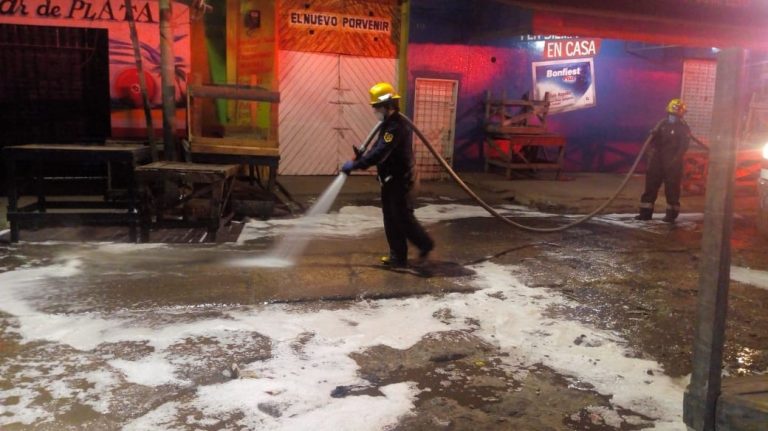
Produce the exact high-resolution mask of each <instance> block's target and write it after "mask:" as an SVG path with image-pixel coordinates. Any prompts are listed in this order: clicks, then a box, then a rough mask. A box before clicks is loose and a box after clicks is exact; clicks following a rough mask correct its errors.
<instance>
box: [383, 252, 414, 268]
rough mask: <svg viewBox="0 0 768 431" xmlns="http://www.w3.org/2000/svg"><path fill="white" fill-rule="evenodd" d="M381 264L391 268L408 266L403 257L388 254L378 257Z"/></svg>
mask: <svg viewBox="0 0 768 431" xmlns="http://www.w3.org/2000/svg"><path fill="white" fill-rule="evenodd" d="M379 260H380V261H381V263H382V264H384V265H386V266H389V267H392V268H405V267H406V266H408V259H403V258H401V257H398V256H394V255H392V254H390V255H389V256H382V257H381V259H379Z"/></svg>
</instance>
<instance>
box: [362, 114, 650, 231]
mask: <svg viewBox="0 0 768 431" xmlns="http://www.w3.org/2000/svg"><path fill="white" fill-rule="evenodd" d="M398 114H399V115H400V116H401V118H402V119H403V120H404V121H405V122H406V124H408V125H409V126H410V127H411V129H412V130H413V131H414V133H416V136H418V137H419V139H421V141H422V142H423V143H424V145H425V146H426V147H427V149H428V150H429V152H430V153H432V155H433V156H435V159H437V161H438V162H440V165H441V166H442V167H443V169H445V171H446V172H448V174H449V175H450V176H451V178H453V180H454V181H456V184H458V185H459V187H461V189H462V190H464V192H466V193H467V195H469V197H470V198H472V199H473V200H474V201H475V202H477V204H478V205H480V206H481V207H483V208H484V209H485V210H486V211H488V212H489V213H490V214H491V215H492V216H494V217H496V218H497V219H499V220H501V221H503V222H504V223H506V224H508V225H510V226H512V227H515V228H518V229H522V230H526V231H529V232H539V233H549V232H560V231H564V230H566V229H569V228H572V227H574V226H576V225H578V224H581V223H584V222H586V221H588V220H589V219H591V218H592V217H594V216H596V215H597V214H598V213H600V212H601V211H602V210H604V209H605V207H607V206H608V205H610V204H611V202H613V201H614V200H615V199H616V198H617V197H618V196H619V195H620V194H621V192H622V191H623V190H624V188H626V186H627V183H629V179H630V178H631V177H632V175H633V174H634V173H635V170H636V169H637V165H638V164H639V163H640V159H641V158H642V157H643V154H645V151H646V149H647V148H648V145H649V144H650V143H651V138H652V137H653V133H650V134H649V135H648V138H646V140H645V142H643V146H642V147H641V148H640V152H639V153H638V154H637V158H635V162H634V163H633V164H632V167H631V168H630V169H629V172H627V174H626V176H625V177H624V180H623V181H622V182H621V184H620V185H619V187H618V188H617V189H616V192H614V194H613V195H612V196H611V197H610V198H608V200H606V201H605V202H604V203H603V204H601V205H600V206H598V207H597V208H595V209H594V210H593V211H592V212H590V213H588V214H586V215H584V216H582V217H579V218H578V219H577V220H574V221H572V222H570V223H567V224H564V225H562V226H557V227H550V228H539V227H533V226H526V225H524V224H520V223H518V222H516V221H514V220H511V219H510V218H508V217H505V216H504V215H503V214H501V213H499V212H498V211H496V209H494V208H493V207H491V206H490V205H488V203H486V202H485V201H484V200H483V199H482V198H480V196H478V195H477V194H476V193H475V192H473V191H472V189H470V188H469V186H467V184H466V183H465V182H464V181H463V180H462V179H461V178H460V177H459V175H458V174H457V173H456V171H454V170H453V168H451V165H449V164H448V162H447V161H446V160H445V159H444V158H443V157H442V156H441V155H440V153H439V152H438V151H437V150H435V147H434V146H433V145H432V143H431V142H429V139H427V137H426V136H424V134H423V133H422V132H421V130H419V128H418V127H416V125H415V124H413V122H412V121H411V119H410V118H408V117H407V116H406V115H405V114H403V113H398ZM380 127H381V122H379V123H378V124H376V126H375V127H374V128H373V130H371V133H370V134H369V135H368V137H367V138H366V140H365V141H364V143H363V145H362V146H361V147H360V148H355V147H353V148H354V151H355V156H356V157H359V156H360V155H362V154H363V153H365V151H366V148H367V146H368V144H369V143H370V142H371V139H372V138H373V136H374V135H375V134H376V132H377V131H378V130H379V128H380Z"/></svg>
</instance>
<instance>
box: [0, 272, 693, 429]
mask: <svg viewBox="0 0 768 431" xmlns="http://www.w3.org/2000/svg"><path fill="white" fill-rule="evenodd" d="M78 268H79V266H78V262H77V261H73V262H71V263H69V262H68V263H64V264H58V265H52V266H48V267H43V268H37V269H23V270H17V271H10V272H7V273H3V274H0V286H1V287H0V310H3V311H5V312H7V313H10V314H12V315H14V316H15V317H16V318H17V319H18V322H19V328H13V327H10V328H9V329H8V330H9V331H17V332H18V333H19V334H21V336H22V337H23V342H31V341H36V340H49V341H53V342H57V343H62V344H69V345H71V346H73V347H75V348H77V349H80V350H84V351H86V350H90V349H93V348H94V347H95V346H96V345H98V344H99V343H102V342H119V341H142V340H145V341H147V342H148V344H149V345H151V346H153V347H154V348H155V353H154V354H152V355H150V356H148V357H145V358H143V359H141V360H138V361H126V360H112V361H111V363H110V365H111V366H110V367H109V368H105V369H104V370H100V371H99V373H102V374H103V375H101V376H97V377H98V378H96V377H94V374H93V372H92V373H91V376H92V377H91V378H90V380H92V381H94V382H95V383H94V384H95V386H94V388H93V389H92V390H91V392H93V391H97V392H100V393H98V394H94V393H90V392H89V393H88V394H87V395H88V399H87V401H88V402H89V403H90V404H91V405H94V406H95V409H97V411H104V410H105V409H107V407H108V404H109V403H110V402H111V399H112V396H111V392H110V390H111V388H112V385H113V384H114V382H115V381H116V379H123V378H124V379H128V380H129V381H134V382H137V383H140V382H141V383H143V384H151V385H154V384H158V383H162V382H165V383H172V382H173V380H174V379H176V377H175V374H174V367H176V366H178V364H183V363H185V361H192V360H193V359H192V358H186V357H183V354H181V353H173V354H172V353H171V352H170V351H168V350H166V349H167V348H168V347H169V346H171V345H172V344H174V343H177V342H180V341H181V340H184V339H185V338H188V337H221V336H222V334H223V333H227V332H228V331H233V332H237V331H246V332H257V333H259V334H262V335H264V336H267V337H269V338H270V339H271V340H272V356H271V357H270V358H269V359H267V360H265V361H257V362H254V363H252V364H243V367H242V369H243V370H244V371H246V372H247V373H244V375H247V376H251V377H247V378H243V379H239V380H234V381H228V382H225V383H222V384H213V385H208V386H201V387H198V390H197V393H196V394H195V395H194V399H193V400H192V401H191V404H189V405H191V406H194V407H196V408H197V409H198V410H200V411H201V412H203V413H204V416H203V418H202V419H200V420H198V419H194V418H187V419H186V420H187V421H188V422H190V424H191V425H195V424H197V425H200V426H202V424H203V422H205V421H208V422H207V423H210V421H211V420H213V419H215V418H218V417H223V416H229V415H230V414H235V413H242V414H243V417H242V419H240V420H238V421H237V422H238V424H239V425H240V426H242V427H245V428H249V429H276V430H302V429H309V428H317V429H342V430H345V429H350V430H352V429H354V430H381V429H384V428H386V427H387V426H391V425H393V424H395V423H397V421H398V418H400V417H401V416H402V415H406V414H409V412H410V411H411V409H412V408H413V400H414V397H416V396H417V394H418V390H417V388H415V386H414V385H413V384H411V383H409V382H402V383H399V384H395V385H390V386H388V387H384V388H381V389H382V391H383V392H384V394H385V396H384V397H369V396H355V397H346V398H332V397H331V396H330V393H331V391H332V390H333V388H335V387H336V386H346V385H365V384H367V382H366V381H364V380H363V379H362V378H361V377H360V376H359V375H358V374H357V372H358V369H357V364H356V363H355V362H354V361H353V360H352V359H351V358H350V357H349V354H350V353H352V352H358V351H361V350H364V349H366V348H367V347H370V346H375V345H379V344H384V345H388V346H391V347H393V348H397V349H405V348H408V347H410V346H412V345H413V344H415V343H416V342H418V341H419V340H421V339H422V338H423V337H424V336H425V335H427V334H429V333H433V332H440V331H447V330H459V331H460V330H466V329H468V328H467V326H466V323H465V322H466V321H467V319H474V320H477V321H479V322H480V329H479V330H476V331H475V332H473V334H475V335H477V336H480V337H482V338H484V339H485V340H486V341H488V342H490V343H493V344H496V345H498V346H499V348H500V350H502V351H504V352H507V353H509V354H510V356H509V358H508V359H507V360H508V362H509V365H510V367H513V368H518V369H519V368H520V367H522V368H523V369H525V368H526V367H530V366H533V365H535V364H539V363H541V364H544V365H546V366H549V367H551V368H553V369H555V370H556V371H558V372H560V373H562V374H564V375H567V376H570V377H571V378H573V379H574V380H578V381H580V382H585V383H588V384H591V385H593V386H594V387H595V390H597V391H598V392H600V393H601V394H604V395H606V396H609V397H610V398H611V402H612V403H613V405H614V406H620V407H623V408H627V409H632V410H634V411H636V412H638V413H641V414H644V415H647V416H649V417H651V418H654V420H655V424H656V427H657V429H675V430H678V429H679V430H685V426H684V425H683V423H682V422H681V416H682V397H683V390H684V388H685V385H686V381H685V380H684V379H671V378H669V377H667V376H665V375H664V374H663V370H662V369H661V368H660V366H659V364H658V363H656V362H654V361H651V360H646V359H638V358H631V357H628V352H627V349H626V348H625V340H623V339H621V337H619V336H618V335H616V334H615V333H612V332H608V331H602V330H598V329H595V328H592V327H589V326H586V325H584V324H581V323H579V322H574V321H570V320H562V319H556V318H550V317H545V316H546V315H547V311H548V310H549V309H550V308H551V307H554V306H567V305H574V304H572V303H571V302H570V301H569V300H567V299H566V298H564V297H562V296H560V295H559V294H557V293H556V292H554V291H552V290H542V289H536V288H530V287H527V286H525V285H524V284H522V283H521V282H520V281H519V280H518V279H517V278H516V277H515V275H514V273H515V269H514V268H511V267H504V266H500V265H496V264H492V263H485V264H482V265H478V266H475V267H473V269H474V270H475V271H476V272H477V274H478V275H477V279H476V282H475V284H476V286H477V287H478V288H480V289H482V290H479V291H477V292H475V293H470V294H459V293H455V294H448V295H443V296H440V297H432V296H423V297H416V298H407V299H390V300H379V301H375V302H358V303H355V304H353V305H351V306H350V307H349V308H347V309H343V310H319V311H307V310H305V309H302V308H301V307H297V306H289V305H279V304H274V305H265V306H260V307H255V308H253V309H250V310H248V311H241V310H239V309H238V310H237V311H230V312H229V313H228V315H227V316H226V317H224V318H215V319H210V318H208V319H206V318H200V320H197V321H194V322H189V323H182V324H155V325H152V326H142V325H141V324H137V323H136V321H135V320H134V321H132V323H131V324H127V323H126V321H127V319H121V317H120V316H103V317H102V316H90V315H52V314H47V313H44V312H41V311H38V310H36V309H35V307H34V306H33V305H32V304H31V303H30V301H29V300H28V299H27V298H26V296H25V292H28V291H30V290H34V289H36V288H41V287H43V288H44V287H46V286H47V285H49V284H51V283H54V284H55V283H56V278H57V277H62V276H67V275H73V274H76V273H77V272H78V271H79V269H78ZM147 282H151V280H150V279H147ZM496 292H500V293H501V294H502V295H503V296H504V297H506V298H507V299H506V300H499V299H497V295H494V297H491V296H489V295H488V293H496ZM446 307H447V308H449V309H450V310H451V313H452V315H454V316H455V319H453V320H452V321H450V322H449V323H448V324H446V323H444V322H442V321H440V320H439V319H438V318H437V317H435V314H436V311H438V310H440V309H443V308H446ZM157 312H160V311H157ZM47 319H51V320H53V321H54V322H55V324H52V325H49V324H44V321H45V320H47ZM306 334H312V337H311V338H310V339H309V340H308V341H306V342H304V343H302V347H301V349H297V348H296V347H295V345H296V341H297V340H299V339H301V338H302V336H305V335H306ZM576 338H582V339H584V340H585V342H582V343H580V344H579V345H577V344H575V343H574V340H575V339H576ZM87 354H89V355H92V354H93V353H92V352H91V353H87ZM171 355H181V356H182V357H172V356H171ZM8 366H10V365H8ZM142 369H156V370H159V371H157V373H156V374H155V375H154V376H141V375H140V373H141V370H142ZM649 370H651V372H652V374H653V375H649V374H648V371H649ZM20 372H21V373H24V371H20ZM39 372H40V371H39V370H37V371H34V370H30V375H32V374H35V373H37V374H39ZM110 376H111V377H110ZM37 378H38V379H39V376H38V377H37ZM153 379H154V380H153ZM176 383H178V382H176ZM64 389H66V388H62V390H64ZM27 390H28V391H30V393H32V394H34V392H33V391H32V388H27ZM7 396H9V394H8V393H6V391H2V392H0V398H5V397H7ZM259 404H262V405H269V406H273V407H274V408H275V409H277V410H278V411H279V412H280V413H281V414H280V415H279V417H275V416H273V415H271V414H268V413H266V412H264V411H262V410H260V409H259V408H258V407H259ZM178 412H179V406H178V405H175V404H173V403H168V404H164V405H162V406H160V407H159V408H158V409H155V410H153V411H151V412H148V413H146V414H145V415H144V416H142V417H139V418H137V419H135V420H134V421H133V422H131V423H130V424H128V427H127V429H142V428H143V429H169V428H170V429H173V428H175V426H173V425H169V424H173V423H175V422H174V421H176V420H178V419H176V414H177V413H178ZM52 415H53V413H52V412H41V411H40V409H39V407H38V406H37V405H36V404H35V402H34V398H33V397H27V398H23V399H22V401H21V402H20V403H19V404H17V405H16V406H15V407H14V409H13V410H11V416H0V427H2V425H4V424H10V423H13V422H17V421H21V420H25V421H28V422H25V423H32V424H40V423H42V421H47V420H51V419H53V416H52ZM198 421H202V422H200V423H199V424H198V423H197V422H198ZM317 424H322V426H318V425H317ZM197 425H195V426H197ZM131 427H133V428H131Z"/></svg>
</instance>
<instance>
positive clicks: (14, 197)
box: [3, 144, 151, 242]
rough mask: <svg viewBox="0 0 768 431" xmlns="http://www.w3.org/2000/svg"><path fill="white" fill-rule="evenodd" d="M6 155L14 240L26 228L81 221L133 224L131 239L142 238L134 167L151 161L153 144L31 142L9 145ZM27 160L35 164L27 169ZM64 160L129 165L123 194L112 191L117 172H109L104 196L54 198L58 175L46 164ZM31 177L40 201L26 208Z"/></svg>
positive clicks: (63, 162)
mask: <svg viewBox="0 0 768 431" xmlns="http://www.w3.org/2000/svg"><path fill="white" fill-rule="evenodd" d="M3 157H4V159H5V171H6V177H7V187H8V221H9V223H10V225H11V241H12V242H17V241H18V240H19V235H20V230H21V228H22V227H39V226H42V225H80V224H120V225H128V226H129V230H130V238H131V241H136V226H137V222H138V212H137V196H136V186H135V181H134V172H135V169H136V167H137V166H138V165H140V164H142V163H148V162H150V161H151V154H150V148H149V147H147V146H143V145H135V144H134V145H96V144H29V145H19V146H10V147H5V148H3ZM24 163H27V164H29V165H30V167H31V168H30V169H26V170H22V169H21V168H22V164H24ZM61 164H75V165H83V164H104V165H106V166H107V171H108V172H110V171H111V167H112V165H113V164H118V165H123V166H125V167H126V168H127V169H126V175H127V178H125V183H126V184H125V187H126V189H125V190H124V191H123V192H124V193H123V194H122V195H121V196H112V197H110V196H109V194H108V193H107V191H108V190H110V189H112V184H111V176H107V177H106V178H107V181H106V183H107V184H105V190H104V198H103V200H83V199H82V196H78V197H77V198H67V199H57V200H48V199H47V198H46V194H47V189H46V181H48V180H49V179H51V178H52V177H51V176H50V175H47V174H46V168H48V167H52V166H54V165H61ZM30 182H31V183H34V185H35V189H36V190H35V193H36V195H37V201H36V202H35V203H33V204H30V205H27V206H24V207H21V208H20V207H19V206H18V203H19V198H20V196H23V195H24V190H25V185H26V184H27V183H30ZM77 194H78V195H79V194H80V193H77ZM50 210H66V212H63V211H50Z"/></svg>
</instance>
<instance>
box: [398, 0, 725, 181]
mask: <svg viewBox="0 0 768 431" xmlns="http://www.w3.org/2000/svg"><path fill="white" fill-rule="evenodd" d="M451 3H453V2H441V1H435V0H414V1H413V2H412V5H411V31H410V44H409V48H408V49H409V51H408V63H409V64H408V68H409V89H410V91H411V94H410V95H409V96H410V99H409V100H413V98H412V97H413V94H412V91H413V88H414V79H415V78H422V77H423V78H450V79H457V80H458V81H459V101H458V108H457V115H456V123H457V124H456V127H457V130H456V143H455V148H454V157H455V162H454V165H455V166H456V167H457V168H459V169H462V170H479V169H482V167H483V154H482V140H483V133H482V122H483V113H484V104H483V101H484V98H485V92H486V91H488V90H490V91H492V92H493V93H495V94H500V93H501V92H502V91H505V92H506V94H507V95H508V96H509V97H514V98H517V97H519V96H522V95H523V94H524V93H526V92H528V91H530V90H531V89H532V86H533V83H532V76H531V62H533V61H540V60H544V58H543V54H542V52H541V46H542V45H543V44H542V43H539V44H537V43H535V42H528V41H524V40H521V39H522V38H521V37H520V36H518V35H519V34H520V33H525V32H526V30H527V28H528V27H527V26H528V22H529V21H530V15H529V13H528V12H525V11H522V10H520V9H518V8H515V7H511V6H507V5H504V4H502V3H496V2H493V1H491V0H487V1H477V2H457V3H460V4H456V5H451ZM686 58H713V54H712V50H711V49H710V48H704V49H683V48H680V47H664V48H662V47H658V46H644V45H643V44H640V43H637V42H624V41H618V40H603V41H602V46H601V49H600V53H599V54H598V55H597V56H596V57H595V59H594V62H595V83H596V98H597V106H595V107H593V108H587V109H582V110H578V111H572V112H565V113H559V114H553V115H550V116H549V117H548V120H547V121H548V128H549V130H550V131H552V132H556V133H560V134H562V135H564V136H566V138H567V142H568V144H567V150H566V159H567V162H566V170H570V171H601V172H613V171H624V170H626V169H627V168H628V166H629V165H630V164H631V163H632V161H633V160H634V157H635V155H636V154H637V151H638V150H639V148H640V146H641V145H642V142H643V141H644V139H645V137H646V136H647V133H648V131H649V130H650V129H651V128H652V127H653V126H654V125H655V124H656V122H658V121H659V120H660V119H661V118H663V117H664V116H665V115H666V114H665V112H664V109H665V107H666V104H667V102H668V101H669V99H671V98H673V97H678V96H679V95H680V89H681V82H682V67H683V60H684V59H686ZM410 114H412V113H410Z"/></svg>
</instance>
